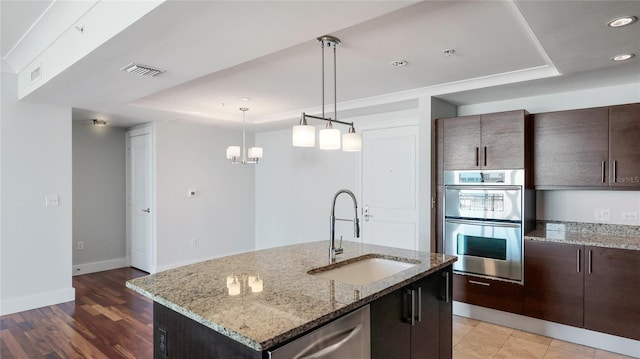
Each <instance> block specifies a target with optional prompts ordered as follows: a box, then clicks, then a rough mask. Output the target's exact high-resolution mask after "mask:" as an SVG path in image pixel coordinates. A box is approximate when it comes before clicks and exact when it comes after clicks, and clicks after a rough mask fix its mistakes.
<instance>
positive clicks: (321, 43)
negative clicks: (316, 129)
mask: <svg viewBox="0 0 640 359" xmlns="http://www.w3.org/2000/svg"><path fill="white" fill-rule="evenodd" d="M320 47H322V117H325V115H324V40H322V41H320Z"/></svg>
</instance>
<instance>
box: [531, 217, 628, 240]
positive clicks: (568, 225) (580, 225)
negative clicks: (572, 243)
mask: <svg viewBox="0 0 640 359" xmlns="http://www.w3.org/2000/svg"><path fill="white" fill-rule="evenodd" d="M547 224H563V225H564V230H565V231H566V232H576V233H581V234H602V235H609V236H624V237H640V226H633V225H624V224H608V223H586V222H564V221H546V220H544V221H541V220H538V221H536V229H538V230H543V231H544V230H546V229H547Z"/></svg>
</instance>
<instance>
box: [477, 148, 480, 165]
mask: <svg viewBox="0 0 640 359" xmlns="http://www.w3.org/2000/svg"><path fill="white" fill-rule="evenodd" d="M478 152H479V149H478V147H476V167H478V166H480V155H479V154H478Z"/></svg>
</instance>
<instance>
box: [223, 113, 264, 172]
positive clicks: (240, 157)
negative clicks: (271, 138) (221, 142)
mask: <svg viewBox="0 0 640 359" xmlns="http://www.w3.org/2000/svg"><path fill="white" fill-rule="evenodd" d="M240 111H242V149H241V148H240V146H229V147H227V159H229V160H231V163H232V164H234V165H237V164H242V165H246V164H247V163H258V160H259V159H261V158H262V152H263V151H262V147H251V148H249V151H247V145H246V134H245V113H246V112H247V111H249V108H248V107H240Z"/></svg>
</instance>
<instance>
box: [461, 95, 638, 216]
mask: <svg viewBox="0 0 640 359" xmlns="http://www.w3.org/2000/svg"><path fill="white" fill-rule="evenodd" d="M634 102H640V86H638V84H637V83H636V84H630V85H620V86H611V87H600V88H592V89H586V90H580V91H571V92H562V93H555V94H549V95H541V96H532V97H524V98H518V99H510V100H504V101H496V102H486V103H479V104H473V105H466V106H460V107H458V115H459V116H466V115H474V114H480V113H490V112H498V111H508V110H516V109H525V110H527V111H529V112H530V113H541V112H550V111H563V110H572V109H578V108H588V107H599V106H611V105H620V104H625V103H634ZM536 205H537V214H536V215H537V218H538V219H541V220H563V221H574V222H596V221H595V216H594V211H595V210H596V209H610V210H611V221H610V222H608V223H613V224H631V225H638V224H640V222H639V221H638V220H631V221H630V220H623V219H622V213H623V212H636V213H640V191H583V190H571V191H559V190H554V191H538V192H537V203H536Z"/></svg>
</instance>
